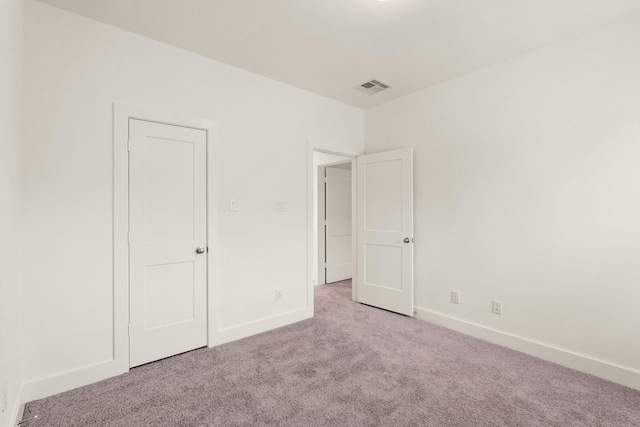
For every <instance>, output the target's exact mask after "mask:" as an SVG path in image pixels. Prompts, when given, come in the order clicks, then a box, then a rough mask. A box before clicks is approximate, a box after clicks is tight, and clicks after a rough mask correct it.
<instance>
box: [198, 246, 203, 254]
mask: <svg viewBox="0 0 640 427" xmlns="http://www.w3.org/2000/svg"><path fill="white" fill-rule="evenodd" d="M196 253H197V254H203V253H204V248H203V247H202V246H198V247H197V248H196Z"/></svg>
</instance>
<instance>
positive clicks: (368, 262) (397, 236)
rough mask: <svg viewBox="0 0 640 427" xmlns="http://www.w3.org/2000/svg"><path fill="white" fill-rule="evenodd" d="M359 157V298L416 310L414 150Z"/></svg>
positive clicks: (402, 310) (400, 310)
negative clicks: (414, 298)
mask: <svg viewBox="0 0 640 427" xmlns="http://www.w3.org/2000/svg"><path fill="white" fill-rule="evenodd" d="M357 163H358V176H357V182H358V184H357V186H358V192H357V194H358V196H357V197H358V199H357V206H358V209H357V210H358V212H357V223H358V236H357V241H358V284H357V300H358V302H361V303H364V304H368V305H372V306H375V307H380V308H384V309H385V310H390V311H394V312H397V313H401V314H405V315H407V316H413V150H412V149H410V148H407V149H402V150H395V151H388V152H383V153H375V154H366V155H363V156H360V157H358V160H357Z"/></svg>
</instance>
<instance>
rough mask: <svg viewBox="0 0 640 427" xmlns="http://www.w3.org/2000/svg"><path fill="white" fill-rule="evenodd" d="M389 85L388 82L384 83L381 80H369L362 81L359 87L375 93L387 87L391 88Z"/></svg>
mask: <svg viewBox="0 0 640 427" xmlns="http://www.w3.org/2000/svg"><path fill="white" fill-rule="evenodd" d="M390 87H391V86H389V85H388V84H386V83H382V82H381V81H380V80H369V81H368V82H364V83H362V84H361V85H360V86H358V88H360V89H362V90H364V91H366V92H367V93H369V94H374V93H378V92H382V91H383V90H385V89H389V88H390Z"/></svg>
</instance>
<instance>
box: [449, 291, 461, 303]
mask: <svg viewBox="0 0 640 427" xmlns="http://www.w3.org/2000/svg"><path fill="white" fill-rule="evenodd" d="M451 304H460V292H458V291H451Z"/></svg>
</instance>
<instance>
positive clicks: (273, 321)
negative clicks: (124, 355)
mask: <svg viewBox="0 0 640 427" xmlns="http://www.w3.org/2000/svg"><path fill="white" fill-rule="evenodd" d="M310 317H313V312H312V311H311V310H310V309H309V308H307V307H304V308H301V309H297V310H293V311H290V312H287V313H284V314H279V315H276V316H271V317H266V318H262V319H258V320H255V321H252V322H248V323H245V324H242V325H237V326H234V327H231V328H227V329H223V330H221V331H218V333H216V334H215V342H213V343H210V345H209V346H210V347H213V346H216V345H220V344H225V343H228V342H231V341H235V340H239V339H241V338H246V337H249V336H251V335H255V334H259V333H261V332H266V331H269V330H271V329H275V328H279V327H281V326H286V325H289V324H292V323H295V322H299V321H301V320H305V319H308V318H310ZM128 371H129V366H128V360H123V361H120V362H117V361H115V360H107V361H104V362H99V363H96V364H94V365H90V366H85V367H82V368H79V369H75V370H72V371H68V372H63V373H59V374H56V375H52V376H49V377H46V378H40V379H38V380H34V381H30V382H27V383H23V384H22V386H21V387H20V392H19V396H18V399H16V406H15V408H14V409H13V415H12V418H11V419H13V420H16V422H17V421H18V416H19V415H20V407H21V405H22V406H24V404H25V403H26V402H30V401H32V400H37V399H43V398H45V397H48V396H52V395H54V394H58V393H63V392H65V391H69V390H73V389H75V388H78V387H83V386H85V385H89V384H93V383H95V382H98V381H102V380H105V379H107V378H111V377H114V376H117V375H121V374H124V373H126V372H128ZM13 425H15V423H14V424H13Z"/></svg>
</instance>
